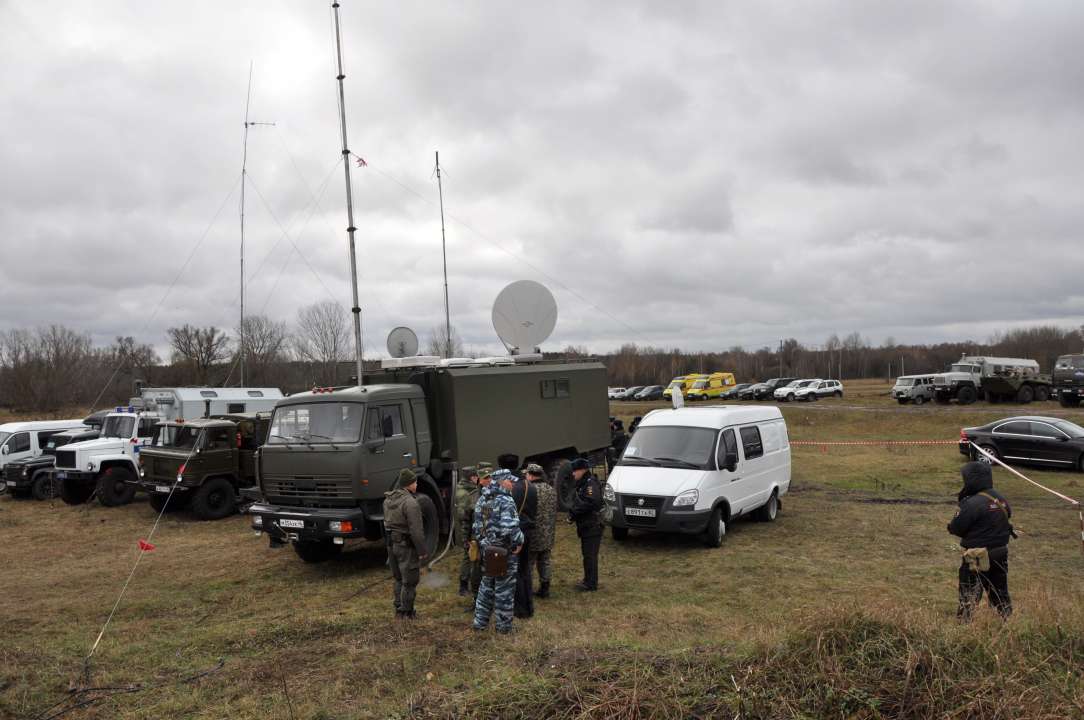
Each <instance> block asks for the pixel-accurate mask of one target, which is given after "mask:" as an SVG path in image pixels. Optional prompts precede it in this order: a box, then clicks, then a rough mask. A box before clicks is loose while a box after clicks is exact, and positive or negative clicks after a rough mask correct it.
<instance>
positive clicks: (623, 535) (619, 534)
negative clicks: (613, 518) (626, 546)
mask: <svg viewBox="0 0 1084 720" xmlns="http://www.w3.org/2000/svg"><path fill="white" fill-rule="evenodd" d="M610 534H611V535H613V536H614V540H627V539H628V537H629V529H628V528H619V527H613V526H612V525H611V526H610Z"/></svg>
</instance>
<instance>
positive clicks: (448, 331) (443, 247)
mask: <svg viewBox="0 0 1084 720" xmlns="http://www.w3.org/2000/svg"><path fill="white" fill-rule="evenodd" d="M436 158H437V164H436V168H435V169H436V173H437V194H438V195H439V196H440V251H441V254H443V256H444V340H445V343H444V351H445V352H446V353H447V354H448V357H451V356H452V313H451V310H449V307H448V243H447V241H446V240H445V238H444V190H443V188H441V185H440V152H439V151H438V152H436Z"/></svg>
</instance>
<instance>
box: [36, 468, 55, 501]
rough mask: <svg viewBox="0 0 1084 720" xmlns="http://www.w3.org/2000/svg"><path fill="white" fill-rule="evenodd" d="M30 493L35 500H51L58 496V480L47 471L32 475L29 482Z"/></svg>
mask: <svg viewBox="0 0 1084 720" xmlns="http://www.w3.org/2000/svg"><path fill="white" fill-rule="evenodd" d="M30 494H31V495H33V496H34V499H35V500H52V499H53V498H55V497H60V480H57V479H56V478H54V477H52V475H51V474H50V473H48V472H40V473H38V474H37V475H35V476H34V481H33V482H32V483H31V484H30Z"/></svg>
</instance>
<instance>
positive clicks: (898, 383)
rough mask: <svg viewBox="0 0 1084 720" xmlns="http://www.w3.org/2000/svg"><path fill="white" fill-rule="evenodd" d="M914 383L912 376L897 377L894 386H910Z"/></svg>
mask: <svg viewBox="0 0 1084 720" xmlns="http://www.w3.org/2000/svg"><path fill="white" fill-rule="evenodd" d="M914 384H915V379H914V378H899V379H898V380H896V387H911V386H912V385H914Z"/></svg>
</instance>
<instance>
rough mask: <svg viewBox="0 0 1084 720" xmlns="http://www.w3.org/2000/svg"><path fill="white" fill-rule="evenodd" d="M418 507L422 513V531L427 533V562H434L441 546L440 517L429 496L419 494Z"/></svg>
mask: <svg viewBox="0 0 1084 720" xmlns="http://www.w3.org/2000/svg"><path fill="white" fill-rule="evenodd" d="M418 507H419V508H421V511H422V531H423V532H424V533H425V560H424V561H423V563H428V562H432V561H433V558H434V557H436V554H435V553H436V552H437V545H438V544H440V516H439V515H437V506H436V505H434V504H433V500H432V499H431V498H430V497H429V496H428V495H422V494H421V493H418Z"/></svg>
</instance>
